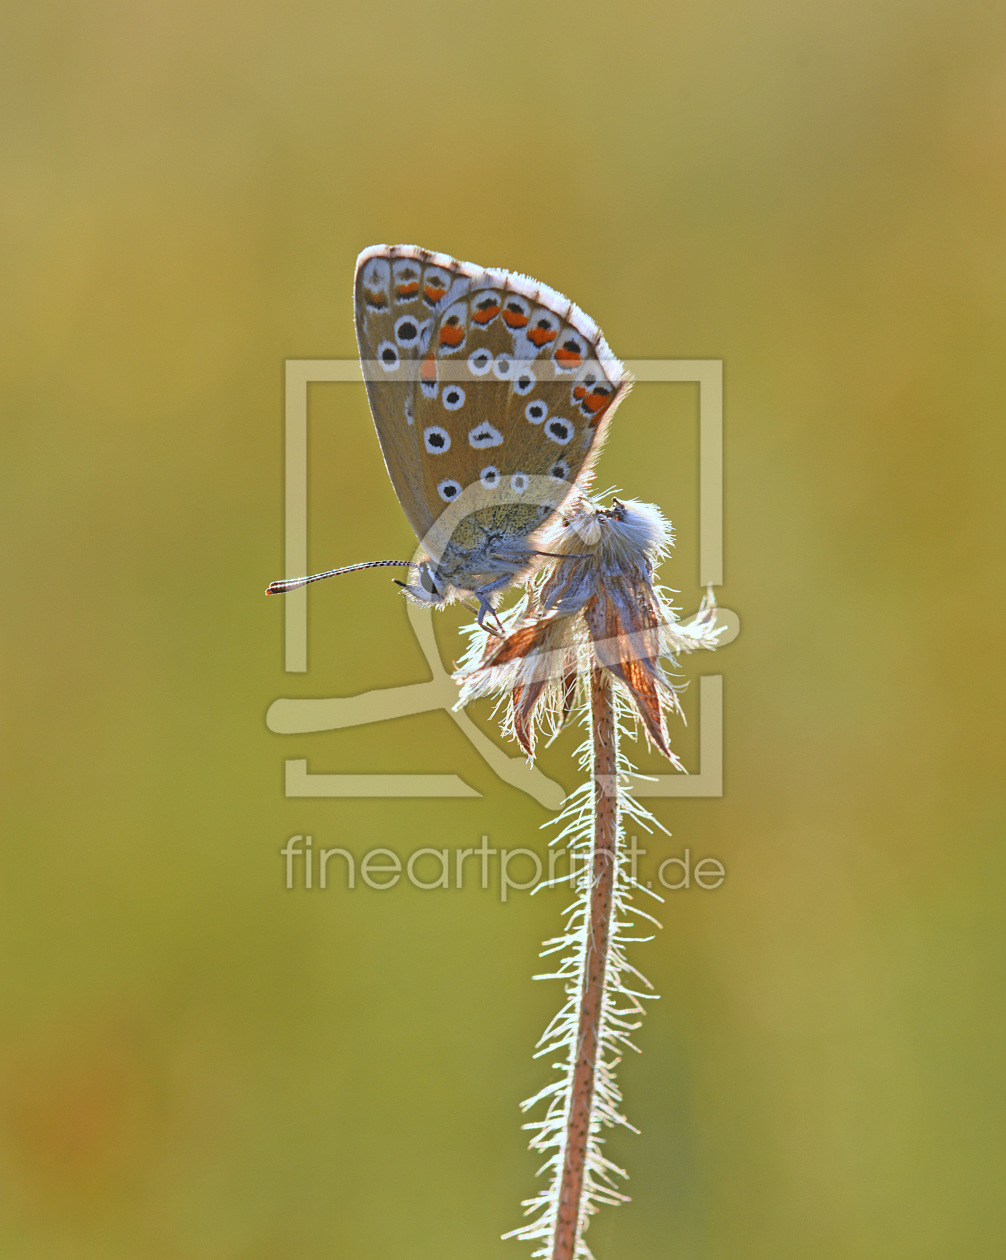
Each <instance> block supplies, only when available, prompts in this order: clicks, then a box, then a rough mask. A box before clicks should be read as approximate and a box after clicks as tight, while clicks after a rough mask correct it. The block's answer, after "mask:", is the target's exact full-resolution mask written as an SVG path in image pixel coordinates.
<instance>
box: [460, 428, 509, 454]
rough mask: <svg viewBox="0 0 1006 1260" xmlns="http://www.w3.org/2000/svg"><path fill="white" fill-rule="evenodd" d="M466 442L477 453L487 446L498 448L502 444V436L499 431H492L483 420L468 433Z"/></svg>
mask: <svg viewBox="0 0 1006 1260" xmlns="http://www.w3.org/2000/svg"><path fill="white" fill-rule="evenodd" d="M468 442H469V444H470V445H471V446H474V447H475V449H476V450H477V451H481V450H484V449H485V448H486V447H487V446H500V445H501V444H502V442H503V434H502V433H500V431H499V429H494V428H493V426H492V425H491V424H490V423H489V421H488V420H483V421H482V423H481V424H477V425H476V426H475V428H474V429H472V430H470V431H469V434H468Z"/></svg>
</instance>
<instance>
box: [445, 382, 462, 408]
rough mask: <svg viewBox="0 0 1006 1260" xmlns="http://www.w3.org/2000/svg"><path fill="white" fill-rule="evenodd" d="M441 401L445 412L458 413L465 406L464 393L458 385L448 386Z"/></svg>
mask: <svg viewBox="0 0 1006 1260" xmlns="http://www.w3.org/2000/svg"><path fill="white" fill-rule="evenodd" d="M442 401H443V404H444V407H445V408H446V410H447V411H458V410H459V409H460V408H461V407H463V406H464V405H465V391H464V390H463V389H462V388H461V386H460V385H448V386H447V387H446V389H445V390H444V396H443V400H442Z"/></svg>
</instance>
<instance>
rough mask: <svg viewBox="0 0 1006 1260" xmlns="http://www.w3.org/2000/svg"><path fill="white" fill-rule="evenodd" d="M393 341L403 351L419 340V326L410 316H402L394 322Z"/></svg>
mask: <svg viewBox="0 0 1006 1260" xmlns="http://www.w3.org/2000/svg"><path fill="white" fill-rule="evenodd" d="M395 340H396V341H397V342H398V344H399V345H400V346H401V347H402V348H403V349H404V348H405V347H407V346H414V345H415V344H416V342H417V341H418V340H419V326H418V325H417V324H416V321H415V320H414V319H413V318H412V316H411V315H403V316H402V317H401V319H398V320H396V321H395Z"/></svg>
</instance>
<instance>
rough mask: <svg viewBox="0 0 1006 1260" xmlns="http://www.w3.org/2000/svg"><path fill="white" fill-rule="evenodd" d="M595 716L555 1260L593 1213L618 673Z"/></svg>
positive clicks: (596, 686)
mask: <svg viewBox="0 0 1006 1260" xmlns="http://www.w3.org/2000/svg"><path fill="white" fill-rule="evenodd" d="M590 716H591V734H592V743H593V761H592V768H591V777H592V780H593V789H594V790H593V801H594V819H593V822H594V826H593V848H592V853H591V888H590V910H589V930H588V932H587V936H586V940H585V942H584V958H583V967H582V971H581V976H582V982H581V988H580V1009H579V1022H578V1030H577V1040H576V1062H575V1066H574V1069H573V1081H572V1089H571V1091H570V1097H569V1107H568V1110H567V1112H566V1131H565V1140H564V1143H563V1164H562V1180H561V1182H560V1185H559V1196H558V1204H557V1211H556V1220H555V1234H554V1236H553V1239H552V1253H551V1260H574V1257H575V1255H576V1254H577V1244H578V1242H579V1240H580V1234H581V1231H582V1228H583V1226H584V1225H585V1224H586V1216H585V1213H584V1212H583V1211H582V1207H583V1203H582V1200H583V1185H584V1175H585V1171H586V1165H587V1150H588V1142H589V1138H590V1130H591V1120H592V1116H593V1110H594V1094H595V1083H596V1079H597V1062H598V1048H599V1041H600V1030H601V1018H602V1014H603V1005H604V980H605V971H606V969H607V965H608V948H609V942H610V938H611V919H612V907H613V905H614V891H615V872H616V867H617V861H616V858H617V853H616V846H617V843H618V791H617V782H618V777H617V776H618V727H617V724H616V721H615V711H614V704H613V698H612V693H611V676H610V674H608V673H607V671H606V670H601V669H599V668H598V667H597V666H595V667H594V668H593V669H592V670H591V675H590Z"/></svg>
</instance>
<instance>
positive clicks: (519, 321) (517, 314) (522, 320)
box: [503, 309, 528, 328]
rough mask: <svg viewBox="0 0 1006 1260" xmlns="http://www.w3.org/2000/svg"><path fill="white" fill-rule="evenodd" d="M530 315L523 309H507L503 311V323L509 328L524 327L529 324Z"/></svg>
mask: <svg viewBox="0 0 1006 1260" xmlns="http://www.w3.org/2000/svg"><path fill="white" fill-rule="evenodd" d="M527 320H528V317H527V316H526V315H525V314H524V312H523V311H511V310H509V309H508V310H505V311H504V312H503V323H504V324H506V326H507V328H523V327H524V326H525V325H526V324H527Z"/></svg>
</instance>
